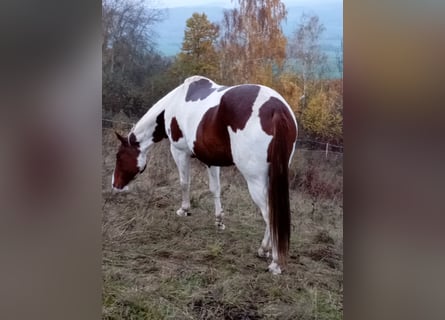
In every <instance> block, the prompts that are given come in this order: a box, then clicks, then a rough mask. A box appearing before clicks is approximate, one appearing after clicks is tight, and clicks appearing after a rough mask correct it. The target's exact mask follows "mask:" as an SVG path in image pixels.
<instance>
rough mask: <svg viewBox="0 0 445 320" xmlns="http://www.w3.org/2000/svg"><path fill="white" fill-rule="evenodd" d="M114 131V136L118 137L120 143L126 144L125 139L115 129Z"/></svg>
mask: <svg viewBox="0 0 445 320" xmlns="http://www.w3.org/2000/svg"><path fill="white" fill-rule="evenodd" d="M114 133H115V134H116V137H117V138H118V139H119V141H120V142H122V144H128V141H127V139H125V138H124V137H122V136H121V135H120V134H119V133H118V132H117V131H114Z"/></svg>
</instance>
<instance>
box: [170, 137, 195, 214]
mask: <svg viewBox="0 0 445 320" xmlns="http://www.w3.org/2000/svg"><path fill="white" fill-rule="evenodd" d="M170 150H171V153H172V155H173V159H174V160H175V162H176V165H177V167H178V171H179V180H180V183H181V191H182V203H181V208H179V209H178V211H176V214H177V215H178V216H187V215H188V212H189V209H190V156H189V155H188V154H187V153H185V152H182V151H180V150H178V149H176V148H175V147H174V146H173V145H170Z"/></svg>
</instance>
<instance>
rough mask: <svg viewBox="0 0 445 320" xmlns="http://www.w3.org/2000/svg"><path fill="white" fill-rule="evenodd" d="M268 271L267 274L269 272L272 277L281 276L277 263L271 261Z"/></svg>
mask: <svg viewBox="0 0 445 320" xmlns="http://www.w3.org/2000/svg"><path fill="white" fill-rule="evenodd" d="M268 269H269V272H271V273H272V274H273V275H277V274H281V268H280V266H279V265H278V264H277V263H275V262H273V261H272V263H271V264H270V265H269V267H268Z"/></svg>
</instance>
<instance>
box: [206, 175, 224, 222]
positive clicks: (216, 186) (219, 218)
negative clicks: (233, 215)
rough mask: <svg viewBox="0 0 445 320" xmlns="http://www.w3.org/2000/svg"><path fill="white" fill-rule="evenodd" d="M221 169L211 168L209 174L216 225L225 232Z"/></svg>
mask: <svg viewBox="0 0 445 320" xmlns="http://www.w3.org/2000/svg"><path fill="white" fill-rule="evenodd" d="M219 172H220V168H219V167H209V168H208V173H209V188H210V191H211V192H212V193H213V198H214V200H215V217H216V221H215V225H216V226H217V227H218V228H219V229H221V230H224V229H225V228H226V226H225V225H224V222H223V218H224V212H223V210H222V207H221V185H220V181H219Z"/></svg>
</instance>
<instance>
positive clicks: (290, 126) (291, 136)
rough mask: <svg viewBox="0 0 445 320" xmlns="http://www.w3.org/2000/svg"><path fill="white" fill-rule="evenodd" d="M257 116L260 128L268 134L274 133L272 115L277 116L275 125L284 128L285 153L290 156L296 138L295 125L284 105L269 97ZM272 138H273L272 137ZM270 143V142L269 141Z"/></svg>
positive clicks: (268, 155)
mask: <svg viewBox="0 0 445 320" xmlns="http://www.w3.org/2000/svg"><path fill="white" fill-rule="evenodd" d="M259 117H260V122H261V128H262V129H263V131H264V132H265V133H267V134H268V135H270V136H274V135H275V131H274V130H275V126H274V121H273V120H274V117H276V118H279V123H278V124H277V125H279V126H282V127H284V128H286V130H287V135H286V145H287V155H288V157H290V155H291V153H292V149H293V147H294V142H295V140H297V127H296V125H295V121H294V119H293V117H292V115H291V113H290V112H289V109H288V108H287V107H286V105H285V104H284V103H283V102H282V101H281V100H280V99H278V98H275V97H271V98H270V99H269V100H267V101H266V102H265V103H264V104H263V105H262V106H261V107H260V110H259ZM272 139H275V137H273V138H272ZM271 144H272V142H271ZM270 152H271V150H270V145H269V148H268V150H267V161H268V162H270V161H271V160H270V159H271V154H270Z"/></svg>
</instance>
